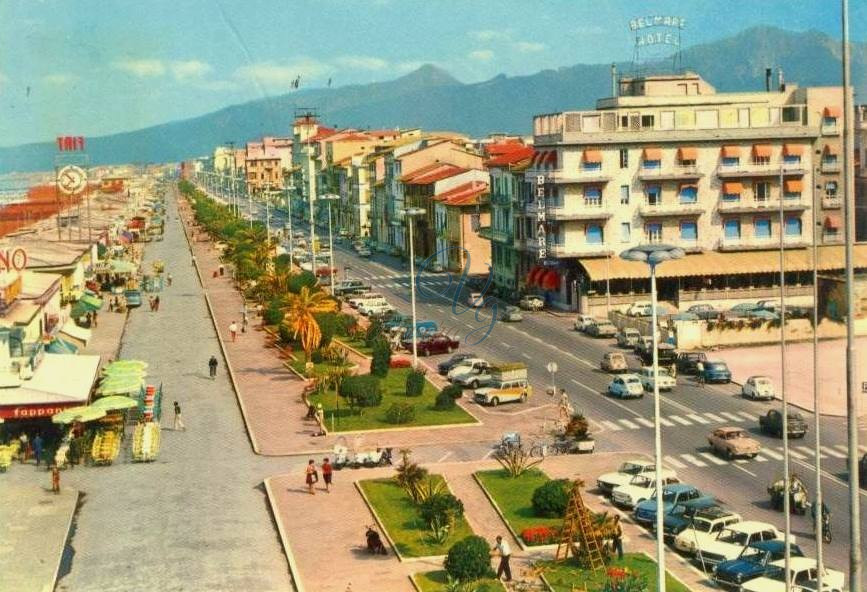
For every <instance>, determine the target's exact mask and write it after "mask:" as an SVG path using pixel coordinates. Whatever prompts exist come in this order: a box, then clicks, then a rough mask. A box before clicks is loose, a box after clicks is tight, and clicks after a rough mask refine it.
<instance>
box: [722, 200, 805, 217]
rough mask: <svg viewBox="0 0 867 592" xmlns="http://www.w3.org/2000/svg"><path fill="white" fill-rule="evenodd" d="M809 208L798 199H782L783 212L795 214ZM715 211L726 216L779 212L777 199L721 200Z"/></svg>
mask: <svg viewBox="0 0 867 592" xmlns="http://www.w3.org/2000/svg"><path fill="white" fill-rule="evenodd" d="M807 207H809V204H807V203H806V202H804V201H801V200H800V199H784V200H783V211H784V212H797V211H801V210H806V209H807ZM717 209H718V210H719V211H720V212H724V213H728V214H737V213H744V214H749V213H751V212H775V211H776V212H778V211H779V210H780V200H779V199H762V200H758V199H753V200H738V201H725V200H722V201H720V202H719V205H718V206H717Z"/></svg>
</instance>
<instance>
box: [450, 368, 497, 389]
mask: <svg viewBox="0 0 867 592" xmlns="http://www.w3.org/2000/svg"><path fill="white" fill-rule="evenodd" d="M493 382H494V378H493V374H492V373H491V367H490V366H489V365H488V364H487V363H485V364H483V365H482V364H480V365H478V366H476V365H474V366H473V367H472V368H471V369H470V370H469V371H468V372H464V373H462V374H459V375H457V376H455V377H454V379H453V380H452V384H457V385H458V386H461V387H463V388H471V389H474V390H475V389H477V388H479V387H481V386H488V385H490V384H492V383H493Z"/></svg>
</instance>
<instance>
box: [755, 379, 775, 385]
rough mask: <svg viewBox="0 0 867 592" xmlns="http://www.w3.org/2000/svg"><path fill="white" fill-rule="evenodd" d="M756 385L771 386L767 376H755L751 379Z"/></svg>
mask: <svg viewBox="0 0 867 592" xmlns="http://www.w3.org/2000/svg"><path fill="white" fill-rule="evenodd" d="M753 382H755V383H756V386H771V381H770V380H769V379H767V378H756V379H754V380H753Z"/></svg>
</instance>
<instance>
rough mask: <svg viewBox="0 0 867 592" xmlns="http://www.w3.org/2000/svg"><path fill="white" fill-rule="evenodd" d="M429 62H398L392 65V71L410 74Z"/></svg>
mask: <svg viewBox="0 0 867 592" xmlns="http://www.w3.org/2000/svg"><path fill="white" fill-rule="evenodd" d="M429 63H431V62H421V61H408V62H398V63H397V64H395V65H394V69H395V70H397V71H398V72H412V71H414V70H418V69H419V68H421V67H422V66H424V65H425V64H429Z"/></svg>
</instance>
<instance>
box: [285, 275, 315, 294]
mask: <svg viewBox="0 0 867 592" xmlns="http://www.w3.org/2000/svg"><path fill="white" fill-rule="evenodd" d="M316 282H317V280H316V276H315V275H313V274H312V273H311V272H309V271H302V272H301V273H296V274H294V275H293V276H292V277H290V278H289V282H288V283H287V285H286V287H287V288H289V291H290V292H292V293H293V294H298V293H300V292H301V288H304V287H305V286H306V287H308V288H313V287H314V286H315V285H316Z"/></svg>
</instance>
